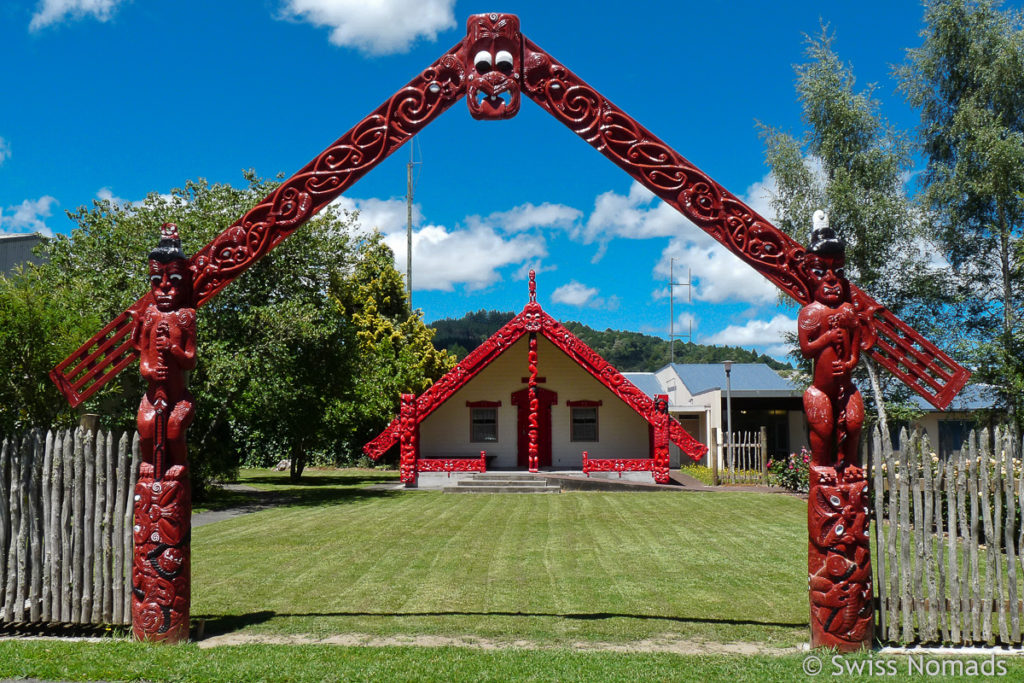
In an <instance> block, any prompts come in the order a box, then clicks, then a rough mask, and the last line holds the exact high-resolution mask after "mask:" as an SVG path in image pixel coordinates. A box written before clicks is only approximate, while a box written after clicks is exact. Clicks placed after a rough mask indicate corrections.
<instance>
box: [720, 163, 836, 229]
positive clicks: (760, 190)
mask: <svg viewBox="0 0 1024 683" xmlns="http://www.w3.org/2000/svg"><path fill="white" fill-rule="evenodd" d="M819 167H820V164H819ZM778 193H779V183H778V181H777V180H776V179H775V174H774V173H772V172H768V173H766V174H765V176H764V177H763V178H761V179H760V180H758V181H757V182H756V183H751V184H750V186H749V187H748V188H747V191H746V192H745V193H743V196H742V197H740V199H742V200H743V203H744V204H746V205H747V206H749V207H750V208H751V209H753V210H754V211H756V212H757V213H759V214H761V216H762V217H763V218H766V219H767V220H768V222H769V223H774V222H775V220H776V219H777V218H778V216H776V214H775V209H774V207H772V198H773V197H775V196H776V195H777V194H778Z"/></svg>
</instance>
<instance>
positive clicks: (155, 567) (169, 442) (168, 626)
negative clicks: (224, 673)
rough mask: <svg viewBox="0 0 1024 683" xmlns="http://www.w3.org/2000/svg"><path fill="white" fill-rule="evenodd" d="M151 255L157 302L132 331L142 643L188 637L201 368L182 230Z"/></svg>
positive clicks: (135, 608)
mask: <svg viewBox="0 0 1024 683" xmlns="http://www.w3.org/2000/svg"><path fill="white" fill-rule="evenodd" d="M160 231H161V238H160V244H159V246H158V247H157V248H156V249H154V250H153V251H152V252H151V253H150V255H149V278H150V286H151V289H152V294H153V301H154V303H151V304H149V305H148V306H147V307H146V308H145V309H144V310H143V311H142V314H141V316H140V317H139V319H138V320H136V321H135V328H134V330H133V332H132V342H133V343H134V345H135V348H136V349H138V351H139V354H140V359H141V362H140V371H141V372H142V376H143V377H144V378H145V379H146V382H147V383H148V388H147V389H146V393H145V395H144V396H143V397H142V402H141V404H140V405H139V414H138V419H137V425H138V430H139V436H140V437H141V439H140V454H141V457H142V463H141V464H140V465H139V479H138V482H137V484H136V486H135V525H134V527H133V532H134V539H135V552H134V564H133V567H132V631H133V632H134V633H135V637H136V638H138V639H139V640H148V641H163V642H169V643H177V642H181V641H185V640H188V631H189V607H190V603H191V595H190V590H191V586H190V571H189V570H190V556H191V553H190V548H189V536H190V530H191V516H192V496H191V488H190V485H189V478H188V477H189V475H188V451H187V447H186V443H185V432H186V430H187V429H188V426H189V424H190V423H191V422H192V416H193V415H194V413H195V406H194V400H193V398H192V395H191V394H190V393H189V392H188V389H187V388H186V385H185V373H186V372H187V371H188V370H191V369H192V368H194V367H195V365H196V346H195V339H196V311H195V308H193V307H192V306H193V303H192V302H193V300H192V271H191V270H189V267H188V261H187V260H186V258H185V255H184V254H183V253H182V251H181V241H180V240H179V239H178V229H177V226H175V225H174V224H172V223H166V224H164V225H163V226H162V227H161V229H160Z"/></svg>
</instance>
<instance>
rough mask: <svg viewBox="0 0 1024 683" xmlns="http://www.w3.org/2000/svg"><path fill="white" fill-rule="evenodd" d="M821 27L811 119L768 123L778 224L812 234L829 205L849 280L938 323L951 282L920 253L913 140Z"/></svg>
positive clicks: (801, 93) (919, 322)
mask: <svg viewBox="0 0 1024 683" xmlns="http://www.w3.org/2000/svg"><path fill="white" fill-rule="evenodd" d="M832 44H833V36H832V35H830V34H829V33H828V31H827V29H823V30H822V33H821V35H820V36H819V37H817V38H808V39H807V48H806V52H805V54H806V57H807V61H806V62H805V63H803V64H800V65H797V66H796V67H795V70H796V91H797V99H798V100H799V102H800V106H801V109H802V113H803V121H804V125H805V129H804V132H803V135H802V136H801V138H800V139H796V138H794V137H793V136H791V135H789V134H787V133H784V132H782V131H779V130H777V129H773V128H769V127H767V126H764V127H762V134H763V137H764V140H765V144H766V152H765V157H766V160H767V162H768V164H769V166H771V168H772V171H773V173H774V175H775V178H776V182H777V184H778V192H777V194H776V195H775V197H774V198H773V200H772V203H773V206H774V208H775V210H776V212H777V215H778V224H779V227H780V228H782V229H783V230H785V231H786V232H787V233H789V234H790V235H792V236H793V237H795V238H796V239H798V240H799V241H801V242H803V243H807V241H808V240H809V236H810V231H811V227H812V218H811V217H812V215H813V213H814V211H816V210H818V209H823V210H825V211H826V213H828V214H829V219H830V223H831V225H832V227H833V228H834V229H835V230H836V232H837V233H838V234H839V235H840V236H841V237H843V239H844V240H845V241H846V245H847V246H846V264H847V271H848V275H849V277H850V279H851V281H854V282H856V283H857V284H858V285H859V286H861V287H862V288H864V290H865V291H867V292H869V293H871V295H872V296H874V297H876V298H877V299H878V300H879V301H881V303H883V304H884V305H885V306H886V307H888V308H889V309H890V310H892V311H893V312H894V313H896V314H897V315H899V316H901V317H902V318H904V319H905V320H907V321H908V322H909V323H910V324H911V325H912V326H914V327H915V328H917V329H918V330H921V331H925V332H927V331H932V332H934V331H935V330H934V326H933V325H932V321H933V320H934V316H933V313H932V309H933V308H934V306H935V305H937V304H941V302H942V301H943V300H944V292H945V289H944V288H943V287H942V286H941V285H942V283H941V281H940V280H939V279H938V277H937V273H936V272H935V271H934V269H931V268H929V267H928V265H927V262H926V260H925V258H924V256H923V254H922V247H923V246H925V245H926V244H927V242H925V241H924V233H923V230H922V229H921V221H920V219H919V216H918V212H917V211H916V210H915V207H914V204H913V203H912V201H911V200H910V199H908V197H907V195H906V192H905V190H904V178H905V177H906V174H907V172H908V171H909V169H910V167H911V159H910V153H909V146H908V143H907V141H906V140H905V138H904V136H903V135H901V134H899V133H897V132H896V131H895V130H894V129H893V128H892V126H890V125H889V124H888V122H887V121H886V120H885V119H884V118H883V117H882V116H881V114H880V113H879V105H878V102H877V100H875V99H874V98H873V97H872V91H873V88H871V87H868V88H866V89H863V90H858V89H857V87H856V81H855V78H854V75H853V71H852V69H851V68H850V66H849V65H847V64H844V63H843V62H842V61H841V60H840V58H839V56H838V54H837V53H836V52H835V50H834V49H833V47H832ZM861 358H862V361H863V365H864V366H865V369H866V371H867V373H868V376H869V378H870V380H871V384H872V389H873V391H872V394H873V400H874V403H875V407H876V410H877V411H878V417H879V420H880V421H881V422H882V423H883V424H884V423H885V419H886V412H885V401H884V400H883V398H882V397H883V395H885V394H886V392H887V391H888V392H893V391H894V390H895V386H893V384H894V383H888V384H889V386H883V379H882V378H880V377H879V375H878V373H877V372H876V371H875V368H874V365H873V363H872V362H871V361H870V358H868V357H867V355H866V354H862V355H861Z"/></svg>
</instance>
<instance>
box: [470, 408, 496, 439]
mask: <svg viewBox="0 0 1024 683" xmlns="http://www.w3.org/2000/svg"><path fill="white" fill-rule="evenodd" d="M469 420H470V436H469V440H470V441H472V442H484V441H497V440H498V409H497V408H470V409H469Z"/></svg>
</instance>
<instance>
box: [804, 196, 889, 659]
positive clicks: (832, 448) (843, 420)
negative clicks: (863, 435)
mask: <svg viewBox="0 0 1024 683" xmlns="http://www.w3.org/2000/svg"><path fill="white" fill-rule="evenodd" d="M814 221H815V225H814V230H813V232H812V236H811V245H810V247H808V250H807V256H806V259H805V261H804V265H803V270H804V274H805V277H806V282H807V286H808V289H809V290H810V292H811V293H812V296H813V298H814V300H813V301H812V302H811V303H809V304H807V305H806V306H804V307H803V308H802V309H800V315H799V317H798V328H799V338H800V350H801V352H802V353H803V354H804V356H805V357H806V358H812V359H813V360H814V379H813V382H812V384H811V386H810V387H809V388H808V389H807V391H806V392H805V393H804V410H805V412H806V413H807V422H808V424H809V426H810V441H811V467H810V498H809V500H808V503H807V530H808V536H809V538H810V543H809V547H808V559H807V570H808V575H809V584H810V599H811V645H812V646H813V647H819V646H823V647H834V648H838V649H839V650H841V651H844V652H847V651H851V650H857V649H860V648H862V647H865V646H870V644H871V637H872V597H871V596H872V591H871V557H870V550H869V546H868V535H867V524H868V521H867V514H868V512H867V481H866V479H865V477H864V472H863V470H861V469H860V467H858V466H857V454H858V446H859V443H860V432H861V427H862V425H863V424H864V401H863V399H862V398H861V395H860V392H859V391H858V390H857V387H856V385H855V384H854V383H853V380H852V373H853V369H854V367H856V365H857V362H858V360H859V359H860V352H861V350H864V349H868V348H870V347H871V345H872V344H873V343H874V336H873V334H872V333H871V325H870V316H869V315H866V314H865V312H864V311H861V310H858V309H857V307H856V306H855V305H854V304H853V303H852V302H851V296H850V288H849V283H848V282H847V281H846V276H845V273H844V271H843V266H844V258H845V250H844V249H845V248H844V245H843V242H842V240H840V239H839V238H838V237H837V236H836V234H835V232H834V231H833V230H832V229H831V228H830V227H829V225H828V219H827V217H826V216H825V214H824V212H821V211H818V212H816V213H815V215H814Z"/></svg>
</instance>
